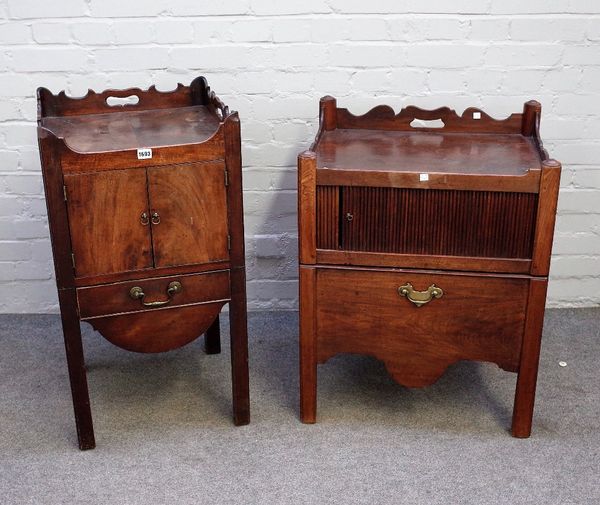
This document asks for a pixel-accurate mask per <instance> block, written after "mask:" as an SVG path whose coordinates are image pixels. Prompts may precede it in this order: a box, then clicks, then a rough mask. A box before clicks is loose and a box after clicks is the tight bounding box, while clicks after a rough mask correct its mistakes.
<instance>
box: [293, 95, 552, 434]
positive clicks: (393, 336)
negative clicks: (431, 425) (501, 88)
mask: <svg viewBox="0 0 600 505" xmlns="http://www.w3.org/2000/svg"><path fill="white" fill-rule="evenodd" d="M540 113H541V107H540V105H539V104H538V103H537V102H533V101H532V102H528V103H526V104H525V107H524V110H523V113H522V114H512V115H511V116H510V117H509V118H507V119H505V120H502V121H498V120H494V119H492V118H491V117H489V116H487V115H486V114H485V113H484V112H482V111H480V110H478V109H467V110H466V111H465V112H464V113H463V114H462V116H458V115H457V114H456V113H455V112H454V111H452V110H450V109H448V108H441V109H437V110H434V111H425V110H421V109H418V108H416V107H407V108H406V109H403V110H402V111H401V112H400V113H399V114H395V113H394V112H393V111H392V109H390V108H389V107H386V106H380V107H376V108H375V109H373V110H371V111H370V112H368V113H366V114H365V115H363V116H359V117H357V116H354V115H353V114H351V113H350V112H348V110H346V109H341V108H337V105H336V101H335V99H334V98H331V97H325V98H323V99H322V100H321V103H320V128H319V132H318V134H317V138H316V140H315V142H314V143H313V145H312V146H311V148H310V150H309V151H306V152H304V153H302V154H301V155H300V156H299V159H298V170H299V173H298V177H299V179H298V188H299V189H298V191H299V212H298V215H299V235H300V386H301V395H300V396H301V405H300V409H301V418H302V420H303V421H304V422H308V423H311V422H315V421H316V392H317V373H316V370H317V363H324V362H325V361H327V360H328V359H329V358H330V357H332V356H334V355H336V354H338V353H357V354H366V355H371V356H374V357H376V358H378V359H380V360H381V361H383V362H384V363H385V366H386V368H387V370H388V371H389V373H390V374H391V375H392V376H393V377H394V379H396V380H397V381H398V382H399V383H401V384H403V385H406V386H409V387H422V386H426V385H429V384H432V383H433V382H435V381H436V380H437V379H438V378H439V377H440V376H441V375H442V374H443V372H444V371H445V370H446V368H447V367H448V366H450V365H451V364H452V363H455V362H456V361H459V360H477V361H487V362H492V363H496V364H497V365H499V366H500V367H502V368H503V369H505V370H507V371H510V372H516V373H518V378H517V387H516V395H515V405H514V413H513V424H512V433H513V435H514V436H516V437H527V436H529V435H530V432H531V422H532V415H533V403H534V396H535V386H536V378H537V368H538V360H539V350H540V342H541V333H542V320H543V314H544V305H545V300H546V287H547V276H548V270H549V265H550V253H551V245H552V236H553V231H554V219H555V212H556V202H557V196H558V187H559V179H560V168H561V167H560V164H559V163H558V162H556V161H554V160H551V159H549V157H548V153H547V152H546V150H545V149H544V147H543V145H542V141H541V139H540V137H539V131H538V127H539V120H540ZM431 120H441V121H442V124H443V126H442V127H441V128H433V127H432V126H430V124H429V123H427V121H431Z"/></svg>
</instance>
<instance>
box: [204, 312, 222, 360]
mask: <svg viewBox="0 0 600 505" xmlns="http://www.w3.org/2000/svg"><path fill="white" fill-rule="evenodd" d="M204 352H205V353H206V354H219V353H220V352H221V327H220V324H219V316H217V318H216V319H215V321H214V322H213V324H211V325H210V327H209V328H208V330H206V333H205V335H204Z"/></svg>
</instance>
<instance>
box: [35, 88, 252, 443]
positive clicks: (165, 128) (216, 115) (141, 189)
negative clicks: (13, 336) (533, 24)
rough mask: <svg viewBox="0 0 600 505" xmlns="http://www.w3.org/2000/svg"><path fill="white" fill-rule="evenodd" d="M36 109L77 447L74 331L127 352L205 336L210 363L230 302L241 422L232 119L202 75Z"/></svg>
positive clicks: (241, 277)
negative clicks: (168, 85) (83, 329)
mask: <svg viewBox="0 0 600 505" xmlns="http://www.w3.org/2000/svg"><path fill="white" fill-rule="evenodd" d="M111 97H114V98H111ZM114 99H116V100H117V101H118V100H122V101H123V100H124V101H126V102H129V101H130V100H133V101H136V100H137V103H135V104H122V105H117V106H111V105H109V104H110V103H111V102H112V100H114ZM38 110H39V117H38V138H39V146H40V153H41V159H42V170H43V175H44V187H45V192H46V201H47V206H48V217H49V223H50V233H51V239H52V249H53V255H54V263H55V269H56V282H57V287H58V292H59V301H60V308H61V314H62V321H63V330H64V337H65V345H66V351H67V361H68V367H69V377H70V381H71V388H72V393H73V403H74V407H75V420H76V424H77V433H78V437H79V446H80V448H81V449H89V448H93V447H94V445H95V441H94V433H93V427H92V419H91V413H90V404H89V396H88V389H87V382H86V381H87V379H86V374H85V369H84V357H83V349H82V344H81V333H80V326H79V323H80V321H85V322H88V323H90V324H91V325H92V326H93V327H94V328H95V329H96V330H97V331H98V332H100V333H101V334H102V335H103V336H104V337H105V338H106V339H108V340H109V341H111V342H112V343H114V344H115V345H117V346H119V347H122V348H124V349H127V350H130V351H136V352H163V351H168V350H170V349H175V348H177V347H180V346H182V345H185V344H187V343H189V342H191V341H192V340H194V339H196V338H197V337H199V336H200V335H202V334H205V348H206V350H207V352H208V353H218V352H220V335H219V313H220V312H221V309H222V308H223V306H224V305H225V304H229V306H230V312H229V315H230V323H231V324H230V327H231V352H232V376H233V381H232V383H233V417H234V422H235V424H237V425H240V424H246V423H248V421H249V399H248V363H247V353H248V351H247V329H246V294H245V263H244V234H243V213H242V186H241V157H240V123H239V118H238V115H237V113H236V112H230V111H229V109H228V108H227V107H226V106H225V105H224V104H223V103H222V102H221V101H220V100H219V99H218V98H217V97H216V95H215V94H214V93H213V92H212V91H211V90H210V88H209V87H208V85H207V83H206V80H205V79H204V78H198V79H196V80H194V81H193V82H192V83H191V84H190V86H183V85H179V86H178V87H177V89H175V90H174V91H171V92H165V93H162V92H158V91H157V90H156V89H155V88H154V87H151V88H150V89H148V90H146V91H142V90H140V89H137V88H135V89H128V90H108V91H104V92H102V93H95V92H93V91H91V90H90V91H89V92H88V94H87V95H86V96H85V97H84V98H81V99H72V98H69V97H67V96H66V95H65V94H64V92H62V93H60V94H58V95H53V94H52V93H50V92H49V91H48V90H46V89H44V88H40V89H39V90H38Z"/></svg>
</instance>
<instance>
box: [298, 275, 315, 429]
mask: <svg viewBox="0 0 600 505" xmlns="http://www.w3.org/2000/svg"><path fill="white" fill-rule="evenodd" d="M315 285H316V270H315V269H314V268H309V267H302V266H301V267H300V420H301V421H302V422H303V423H315V422H316V421H317V356H316V334H315V314H314V308H315Z"/></svg>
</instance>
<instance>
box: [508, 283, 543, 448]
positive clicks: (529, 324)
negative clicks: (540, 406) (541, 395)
mask: <svg viewBox="0 0 600 505" xmlns="http://www.w3.org/2000/svg"><path fill="white" fill-rule="evenodd" d="M547 286H548V281H547V280H545V279H539V280H537V279H535V280H531V281H530V287H529V297H528V300H527V313H526V316H525V333H524V336H523V345H522V348H521V360H520V364H519V375H518V376H517V388H516V391H515V403H514V407H513V419H512V435H513V437H517V438H527V437H529V435H531V424H532V419H533V406H534V401H535V388H536V382H537V374H538V365H539V360H540V347H541V341H542V327H543V324H544V308H545V304H546V288H547Z"/></svg>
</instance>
